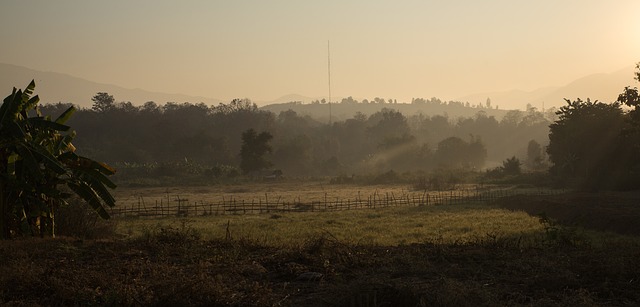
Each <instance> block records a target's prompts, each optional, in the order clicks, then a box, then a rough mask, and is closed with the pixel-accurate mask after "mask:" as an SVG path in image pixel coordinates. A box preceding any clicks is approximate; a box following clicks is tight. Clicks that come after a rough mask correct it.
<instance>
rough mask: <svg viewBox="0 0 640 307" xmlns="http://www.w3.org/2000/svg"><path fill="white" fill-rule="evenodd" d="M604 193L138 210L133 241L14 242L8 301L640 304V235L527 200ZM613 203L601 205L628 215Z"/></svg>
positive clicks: (2, 275) (4, 293)
mask: <svg viewBox="0 0 640 307" xmlns="http://www.w3.org/2000/svg"><path fill="white" fill-rule="evenodd" d="M603 197H604V196H602V195H584V194H581V195H577V196H575V197H574V196H570V195H569V196H564V198H563V197H561V196H553V197H550V198H544V199H543V198H538V197H527V198H517V199H514V200H512V201H511V202H507V203H498V204H495V205H484V206H481V205H462V206H436V207H414V208H393V209H385V210H383V211H374V210H362V211H350V212H334V213H324V215H323V213H313V214H312V213H299V214H290V215H289V214H287V215H280V216H276V215H265V216H226V217H220V218H219V219H217V220H215V219H211V218H212V217H206V218H204V217H203V218H197V219H193V220H181V219H174V220H172V221H171V220H154V219H131V220H126V221H120V222H119V225H118V227H119V228H118V229H120V230H119V231H121V230H123V229H124V230H125V232H126V229H128V227H129V226H126V225H127V223H131V226H130V229H131V232H132V234H131V235H130V236H129V238H127V239H108V240H79V239H73V238H59V239H55V240H52V239H27V240H14V241H2V242H0V261H1V263H2V264H3V265H2V266H0V305H29V306H38V305H161V306H164V305H166V306H176V305H214V306H215V305H221V306H226V305H235V306H434V305H435V306H478V305H491V306H494V305H501V306H502V305H507V306H515V305H530V306H620V305H637V304H638V303H639V302H640V291H638V289H639V287H638V282H639V281H640V244H638V241H637V239H636V237H622V236H619V235H616V234H614V233H612V232H606V233H601V232H599V231H598V229H597V228H593V229H592V230H585V229H584V228H583V226H584V227H587V226H588V225H587V224H584V225H582V226H580V224H579V223H577V222H575V221H576V220H574V223H571V224H569V223H561V222H560V221H559V220H555V219H554V216H557V215H555V213H553V212H555V211H553V212H552V211H550V210H548V212H547V213H548V217H549V219H547V220H545V222H544V223H540V222H539V218H538V217H537V216H535V213H534V215H533V216H532V215H528V214H526V213H525V211H521V210H522V208H528V210H526V211H531V212H534V211H535V209H536V208H543V207H544V206H545V204H547V205H548V202H552V203H555V205H553V206H550V207H544V208H547V209H548V208H556V207H558V206H564V205H567V206H570V205H571V204H572V203H575V202H577V201H579V203H580V204H591V205H592V206H584V205H583V207H582V208H581V209H582V210H578V208H573V209H574V210H573V211H574V215H576V216H582V215H583V214H585V212H587V211H588V210H590V209H589V208H592V209H593V210H599V209H598V208H599V207H600V206H601V205H602V204H603V202H604V199H609V198H603ZM515 200H517V205H515V204H514V205H512V206H513V208H509V209H504V208H503V207H506V205H508V204H513V201H515ZM628 201H629V203H633V202H634V201H633V200H632V199H628ZM536 203H539V204H538V205H536ZM613 203H621V202H617V201H613ZM636 203H637V200H636ZM605 204H607V203H605ZM536 206H537V207H536ZM605 207H606V206H605ZM556 209H557V208H556ZM511 210H515V211H511ZM608 210H609V211H606V212H608V213H609V214H610V216H604V214H605V213H603V212H605V211H596V212H597V213H598V214H599V217H600V218H608V217H615V216H617V215H618V213H620V212H617V211H616V210H614V207H609V209H608ZM621 210H622V212H624V213H625V214H631V213H633V212H638V210H640V209H635V208H634V207H631V206H623V207H622V209H621ZM559 212H564V211H562V210H560V211H559ZM165 222H166V223H165ZM227 223H228V225H229V231H230V234H231V238H229V239H225V236H226V230H227V227H226V226H227ZM144 225H146V226H144ZM207 225H209V226H207ZM287 227H289V228H291V230H289V232H287V231H286V229H287ZM587 229H589V227H587ZM280 232H282V235H281V237H279V238H278V237H274V236H276V235H277V234H278V233H280ZM596 232H597V233H598V234H600V235H599V236H593V234H594V233H596ZM469 233H473V235H469ZM265 234H266V235H265ZM367 235H369V236H370V237H369V239H366V238H367ZM403 240H404V241H403ZM594 240H601V242H600V243H602V242H604V241H606V244H594ZM602 240H604V241H602Z"/></svg>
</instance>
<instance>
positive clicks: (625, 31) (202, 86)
mask: <svg viewBox="0 0 640 307" xmlns="http://www.w3.org/2000/svg"><path fill="white" fill-rule="evenodd" d="M639 13H640V1H638V0H535V1H534V0H531V1H519V0H504V1H500V0H485V1H475V0H469V1H453V0H447V1H445V0H442V1H436V0H416V1H375V0H357V1H348V0H342V1H332V0H324V1H301V0H297V1H296V0H291V1H242V0H233V1H159V0H153V1H140V0H137V1H131V0H128V1H114V0H110V1H80V0H78V1H63V0H57V1H48V0H46V1H45V0H43V1H24V0H22V1H13V0H3V1H2V3H1V4H0V28H1V29H2V31H0V40H1V41H2V48H1V49H0V62H3V63H8V64H15V65H21V66H26V67H29V68H32V69H36V70H44V71H55V72H61V73H67V74H70V75H74V76H78V77H82V78H85V79H89V80H92V81H97V82H103V83H110V84H116V85H120V86H124V87H129V88H142V89H146V90H151V91H161V92H168V93H183V94H190V95H199V96H206V97H214V98H220V99H225V100H227V99H231V98H235V97H248V98H251V99H253V100H257V101H260V100H272V99H275V98H278V97H279V96H282V95H286V94H292V93H297V94H301V95H305V96H311V97H319V96H326V95H327V94H328V86H327V41H328V40H330V41H331V67H332V80H331V82H332V94H333V96H334V97H338V96H339V97H344V96H354V97H358V98H373V97H376V96H378V97H384V98H395V99H398V101H403V102H405V101H410V100H411V98H412V97H425V98H429V97H432V96H436V97H439V98H442V99H453V98H456V97H459V96H463V95H466V94H471V93H476V92H485V91H500V90H510V89H522V90H533V89H536V88H539V87H544V86H551V85H565V84H566V83H568V82H571V81H573V80H574V79H577V78H580V77H583V76H586V75H589V74H593V73H601V72H604V73H609V72H613V71H616V70H619V69H621V68H624V67H627V66H631V65H633V64H634V63H635V62H638V61H640V19H639V18H638V16H639ZM630 81H632V80H631V76H630Z"/></svg>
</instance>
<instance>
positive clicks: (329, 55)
mask: <svg viewBox="0 0 640 307" xmlns="http://www.w3.org/2000/svg"><path fill="white" fill-rule="evenodd" d="M327 64H328V72H329V125H331V45H330V42H329V41H328V40H327Z"/></svg>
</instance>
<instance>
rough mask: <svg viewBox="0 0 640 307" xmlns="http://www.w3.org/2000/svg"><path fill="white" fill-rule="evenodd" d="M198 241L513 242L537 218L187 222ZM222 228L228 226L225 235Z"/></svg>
mask: <svg viewBox="0 0 640 307" xmlns="http://www.w3.org/2000/svg"><path fill="white" fill-rule="evenodd" d="M189 220H190V221H191V223H190V227H193V229H195V230H197V231H198V232H199V233H200V234H201V235H202V237H203V238H204V239H220V238H225V237H226V236H227V230H228V233H229V234H230V235H231V238H232V239H244V240H255V241H259V242H261V243H263V244H267V245H270V246H296V245H300V244H302V242H304V240H306V239H307V238H309V237H312V236H315V235H318V234H321V233H330V234H331V235H333V236H334V237H336V238H337V239H339V240H341V241H343V242H346V243H350V244H363V243H367V244H375V245H392V246H393V245H399V244H411V243H425V242H438V243H470V242H476V241H478V240H481V239H484V238H487V237H492V238H494V237H498V238H517V237H522V236H527V235H530V234H532V233H539V234H542V233H543V232H544V226H543V225H542V224H541V223H540V222H539V221H538V218H536V217H531V216H529V215H528V214H526V213H524V212H513V211H509V210H506V209H499V208H492V207H490V206H487V205H480V204H468V205H460V206H422V207H404V208H385V209H364V210H353V211H339V212H303V213H282V214H278V218H277V219H274V218H272V216H270V215H224V216H199V217H189ZM180 223H181V219H180V218H162V219H159V218H154V219H144V218H128V219H122V220H120V222H119V226H118V227H119V232H120V233H122V234H125V235H127V236H132V237H136V236H140V235H141V234H142V233H143V232H144V229H148V228H150V227H159V228H163V227H164V228H167V227H173V228H177V227H178V226H179V225H180ZM227 225H228V226H229V227H228V229H227Z"/></svg>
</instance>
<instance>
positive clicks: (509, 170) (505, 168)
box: [502, 156, 522, 175]
mask: <svg viewBox="0 0 640 307" xmlns="http://www.w3.org/2000/svg"><path fill="white" fill-rule="evenodd" d="M520 165H522V163H520V160H519V159H518V158H516V157H515V156H513V157H511V158H508V159H507V160H504V161H502V172H503V173H504V174H505V175H519V174H520V172H521V169H520Z"/></svg>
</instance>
